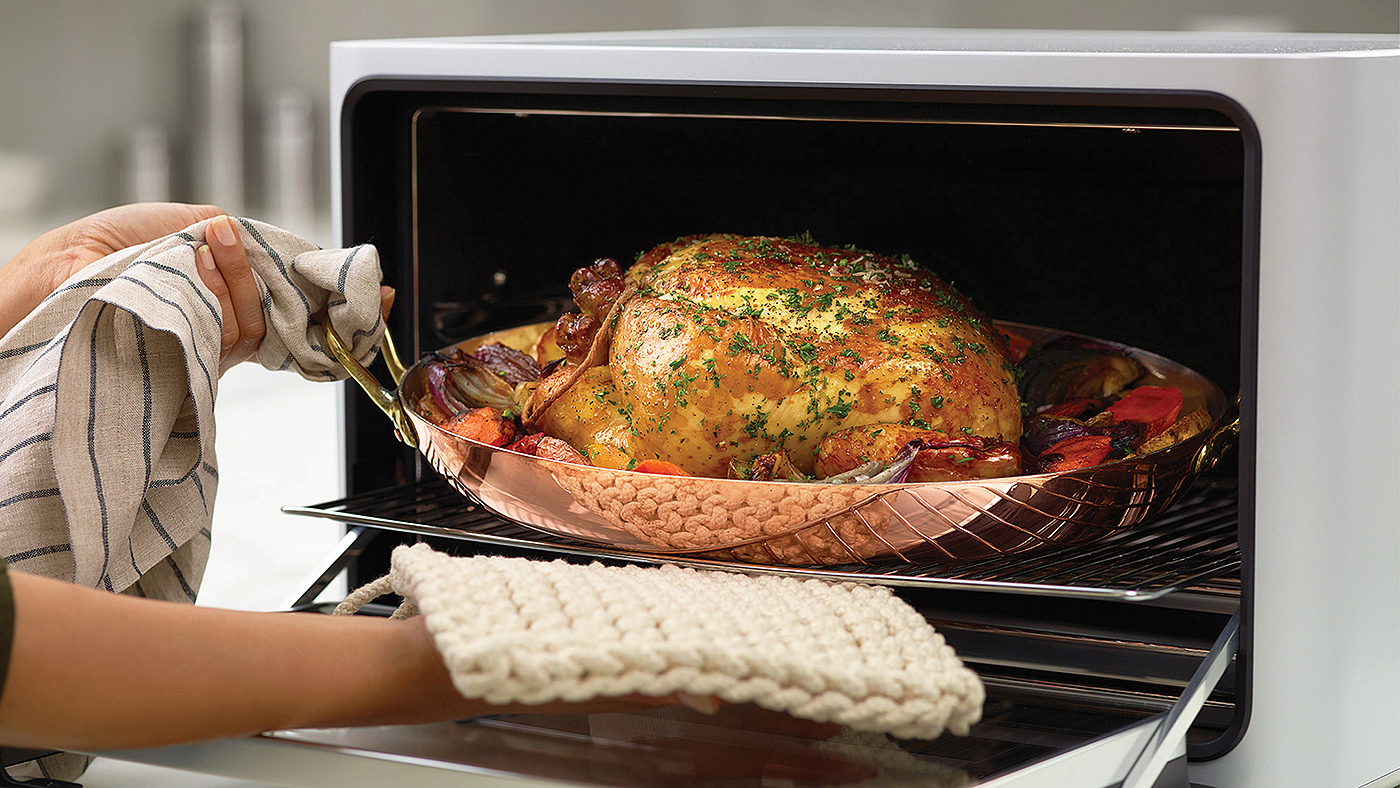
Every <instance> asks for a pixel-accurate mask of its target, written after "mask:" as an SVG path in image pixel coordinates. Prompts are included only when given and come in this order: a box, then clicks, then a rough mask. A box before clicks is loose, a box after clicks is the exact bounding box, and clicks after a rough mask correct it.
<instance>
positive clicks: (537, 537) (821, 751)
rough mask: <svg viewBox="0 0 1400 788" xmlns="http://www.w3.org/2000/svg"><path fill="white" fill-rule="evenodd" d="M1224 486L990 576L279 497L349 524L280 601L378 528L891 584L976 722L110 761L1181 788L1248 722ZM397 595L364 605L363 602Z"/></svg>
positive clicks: (437, 775)
mask: <svg viewBox="0 0 1400 788" xmlns="http://www.w3.org/2000/svg"><path fill="white" fill-rule="evenodd" d="M1234 495H1235V490H1234V487H1233V485H1232V484H1231V483H1229V482H1225V481H1218V480H1216V481H1203V482H1200V483H1198V484H1197V485H1196V487H1195V488H1193V490H1192V491H1191V492H1190V493H1189V494H1188V495H1187V496H1186V497H1185V498H1184V499H1183V500H1182V501H1180V502H1179V503H1178V504H1177V505H1176V506H1175V507H1173V509H1172V510H1171V511H1170V512H1169V513H1168V514H1167V515H1166V516H1164V517H1162V518H1161V519H1160V520H1158V521H1155V522H1154V523H1153V524H1151V525H1150V526H1148V527H1146V528H1141V529H1133V530H1132V532H1131V533H1129V534H1123V535H1119V536H1115V537H1111V538H1109V539H1108V540H1106V542H1105V544H1103V545H1101V546H1098V547H1097V548H1096V549H1095V550H1094V551H1093V552H1094V553H1096V554H1097V556H1098V558H1097V561H1098V562H1099V563H1098V565H1096V564H1095V561H1094V560H1091V558H1092V557H1089V556H1085V555H1084V552H1085V551H1084V549H1083V548H1082V547H1064V548H1059V549H1057V550H1051V551H1043V552H1039V553H1033V554H1029V555H1024V556H1012V557H1005V558H1002V559H998V560H997V561H996V562H994V563H995V564H996V566H995V569H994V570H992V569H988V568H987V567H985V566H983V567H982V568H980V569H978V568H975V567H972V566H958V565H954V566H916V565H893V566H883V567H876V566H869V567H864V568H860V567H832V568H815V567H813V568H802V567H755V566H749V565H740V564H728V563H723V562H717V561H711V560H703V559H691V558H677V557H674V556H672V557H665V558H662V557H647V556H639V555H634V554H629V553H625V552H622V551H618V550H612V549H607V548H603V547H598V546H589V545H580V544H577V543H571V542H569V541H568V540H565V539H563V538H560V537H554V536H552V535H549V534H545V533H542V532H537V531H533V530H531V529H529V528H525V527H523V526H519V525H516V524H513V523H509V522H506V521H503V520H500V519H498V518H496V517H495V516H493V515H491V514H490V513H489V512H486V511H485V510H483V509H482V508H480V507H479V506H478V505H476V504H474V503H472V502H470V501H467V500H465V499H464V498H463V497H462V496H461V495H459V494H458V493H457V492H456V491H455V490H453V489H452V488H451V487H449V486H448V485H447V484H446V483H444V482H441V481H437V480H430V481H427V482H424V483H421V484H415V485H399V486H394V487H391V488H385V489H383V490H377V491H371V492H369V493H362V494H358V495H353V496H350V497H348V498H345V499H341V500H338V501H331V502H328V503H324V504H318V505H315V506H308V507H287V508H286V509H285V510H284V511H287V512H289V513H293V514H299V515H306V516H310V517H318V518H329V519H333V520H335V521H337V522H341V523H343V524H345V525H346V526H347V533H346V535H345V537H344V538H343V539H342V541H341V544H340V545H339V547H338V549H337V550H336V551H334V552H333V553H332V554H330V555H329V556H328V557H327V560H326V562H325V565H324V566H323V567H320V568H318V569H317V571H315V572H314V573H313V575H312V579H311V582H310V583H309V584H308V586H307V587H306V588H305V589H304V590H302V591H300V592H298V593H297V594H295V595H294V596H293V597H292V598H291V599H289V600H288V602H287V607H288V608H289V609H293V610H301V611H321V612H324V611H325V609H326V607H327V606H326V605H320V604H317V603H315V602H313V601H312V600H314V599H316V598H317V597H318V596H320V595H321V592H322V591H323V590H324V589H325V587H326V586H327V585H328V584H329V583H330V582H331V581H332V580H333V579H334V578H336V577H338V576H340V575H341V574H342V573H343V572H344V571H345V570H346V569H347V568H348V567H349V566H351V565H352V564H353V562H354V561H356V560H357V559H358V558H360V557H361V556H363V555H364V554H365V552H366V551H367V549H369V548H371V546H372V545H373V543H374V542H375V541H376V540H385V541H389V542H394V543H397V542H400V541H402V540H404V539H405V538H411V539H425V540H427V541H429V543H431V544H432V545H433V546H434V547H435V548H436V549H439V550H442V551H445V552H450V553H453V554H475V553H481V552H490V553H493V554H511V555H525V556H532V557H536V558H552V557H560V556H565V557H567V558H569V559H572V560H584V561H605V562H606V561H611V562H618V561H628V562H632V563H642V564H648V563H659V562H662V561H665V562H667V563H681V564H686V565H692V566H695V567H697V568H706V569H710V570H714V571H749V572H752V571H767V572H774V573H781V574H785V575H792V576H798V577H815V578H824V579H859V580H862V581H864V582H869V583H878V584H883V585H887V586H890V587H891V588H892V589H894V590H895V592H896V593H898V594H899V595H900V596H901V597H902V598H904V599H905V600H906V601H908V602H909V603H910V604H912V605H914V606H915V607H916V608H917V609H918V610H919V611H920V612H922V613H923V614H924V615H925V617H926V618H928V620H929V621H930V622H931V623H932V624H933V625H934V626H935V627H936V628H937V629H938V631H939V632H940V633H942V634H943V636H944V637H945V638H946V639H947V641H948V643H949V644H950V645H952V646H953V647H954V649H955V650H956V651H957V653H958V654H959V656H960V657H961V658H962V659H963V660H964V662H966V663H967V664H968V665H969V666H970V667H972V668H973V669H974V670H976V671H977V672H978V674H979V675H980V676H981V677H982V680H983V683H984V685H985V686H986V688H987V701H986V703H985V705H984V711H983V717H982V720H981V721H980V722H979V723H978V724H977V725H975V726H974V727H973V729H972V730H971V732H970V733H969V735H967V736H962V737H958V736H950V735H945V736H942V737H939V738H938V739H936V740H933V741H909V740H894V739H891V738H889V737H886V736H882V735H871V734H860V733H855V732H853V731H849V730H843V729H841V728H839V727H838V726H832V725H821V724H814V723H809V722H805V721H801V720H797V719H795V718H792V717H788V716H786V715H780V714H774V713H771V712H766V711H764V710H762V709H759V708H757V707H752V706H743V705H740V706H728V707H724V708H722V709H721V710H720V711H719V712H718V713H717V714H714V715H710V716H707V715H702V714H699V713H696V712H693V711H689V710H686V709H681V708H678V707H676V708H668V709H660V710H653V711H647V712H640V713H618V714H594V715H542V714H541V715H529V714H518V715H502V716H498V717H488V718H478V719H472V720H465V721H461V722H455V723H444V724H436V725H419V726H393V727H378V728H346V729H333V730H296V731H277V732H271V733H266V734H263V735H261V736H256V737H252V738H249V739H240V740H234V741H225V742H216V743H210V744H203V745H191V746H186V747H174V748H164V749H158V750H141V751H132V752H120V753H104V755H107V756H111V757H117V758H123V759H130V760H136V761H141V762H144V763H152V764H158V765H164V766H172V767H175V768H181V769H191V770H195V771H202V772H208V773H212V774H221V775H227V776H233V777H239V778H244V779H256V780H265V781H268V782H272V783H275V784H279V785H298V786H323V785H324V786H331V785H335V786H343V785H357V784H365V785H407V784H413V785H438V784H443V785H448V784H451V785H493V784H498V783H499V784H510V785H520V784H526V785H565V784H568V785H579V784H584V785H600V786H617V787H619V788H621V787H623V786H653V785H677V786H700V785H843V784H852V783H856V784H881V785H883V784H890V785H926V786H944V785H947V786H960V785H967V784H974V783H975V784H978V785H1006V786H1013V785H1014V786H1061V785H1075V786H1114V785H1133V786H1144V788H1146V787H1147V786H1154V785H1157V786H1186V785H1187V784H1188V780H1187V776H1186V775H1187V754H1188V750H1191V751H1192V754H1193V755H1195V756H1197V757H1201V756H1208V755H1209V754H1210V752H1211V751H1212V750H1216V751H1218V750H1219V749H1220V748H1221V747H1222V746H1228V743H1229V742H1230V741H1232V740H1233V738H1234V735H1235V734H1236V733H1237V728H1238V726H1239V725H1240V724H1241V715H1240V712H1241V707H1240V705H1239V704H1240V698H1239V697H1238V693H1237V691H1236V689H1237V685H1238V684H1239V683H1240V678H1239V675H1238V671H1239V665H1238V664H1237V662H1236V660H1235V657H1236V653H1237V650H1238V643H1239V616H1238V570H1239V566H1240V563H1239V554H1238V549H1237V546H1236V545H1235V543H1234V535H1235V532H1236V529H1237V509H1236V507H1235V503H1234ZM1071 559H1072V560H1071ZM1110 575H1111V578H1110V577H1109V576H1110ZM1089 577H1093V578H1095V580H1094V582H1093V583H1088V582H1085V580H1086V578H1089ZM391 610H392V607H391V606H388V605H373V604H372V605H369V606H366V607H365V608H364V609H363V610H362V611H361V614H366V615H376V614H377V615H387V614H388V613H389V612H391ZM871 780H877V781H878V782H868V781H871Z"/></svg>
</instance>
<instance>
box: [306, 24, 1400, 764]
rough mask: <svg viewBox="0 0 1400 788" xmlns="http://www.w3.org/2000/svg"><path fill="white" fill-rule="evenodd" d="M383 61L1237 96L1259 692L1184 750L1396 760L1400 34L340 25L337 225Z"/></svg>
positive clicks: (422, 71) (1251, 757)
mask: <svg viewBox="0 0 1400 788" xmlns="http://www.w3.org/2000/svg"><path fill="white" fill-rule="evenodd" d="M396 78H403V79H413V80H432V79H461V78H470V79H483V80H510V81H537V82H550V81H567V82H573V83H577V82H593V81H596V82H643V83H662V84H664V83H667V82H675V83H687V84H697V83H715V84H742V85H786V86H804V85H811V86H823V87H830V86H851V87H860V86H870V85H878V86H911V87H948V88H983V89H990V90H1012V91H1015V90H1025V91H1045V90H1074V91H1101V90H1130V91H1167V92H1175V93H1184V92H1200V93H1209V94H1215V95H1218V96H1220V97H1224V99H1226V100H1228V101H1229V102H1233V103H1234V104H1235V105H1237V106H1238V107H1239V109H1240V110H1241V112H1242V114H1243V115H1244V116H1246V117H1247V118H1248V120H1249V122H1250V123H1252V126H1253V131H1254V133H1256V134H1257V138H1258V151H1259V156H1260V157H1261V158H1260V161H1259V168H1258V172H1259V182H1258V184H1257V188H1258V190H1259V193H1258V206H1259V216H1258V217H1257V228H1258V237H1257V238H1255V239H1252V241H1253V242H1254V243H1256V244H1257V253H1258V261H1259V262H1258V274H1257V283H1255V288H1256V291H1257V312H1256V314H1257V321H1255V322H1254V323H1253V324H1251V325H1245V326H1244V327H1243V329H1242V330H1243V331H1244V332H1245V333H1246V334H1253V335H1254V337H1255V338H1256V339H1257V356H1256V357H1255V358H1253V359H1247V360H1246V363H1249V364H1253V365H1254V368H1253V370H1251V371H1249V374H1252V375H1255V376H1257V377H1256V380H1257V397H1256V398H1255V399H1254V401H1245V402H1244V403H1242V415H1243V419H1244V426H1245V429H1244V435H1243V440H1244V442H1243V443H1242V445H1241V450H1242V456H1247V457H1248V458H1249V461H1250V462H1252V463H1253V479H1254V484H1255V490H1254V493H1255V497H1254V501H1255V510H1254V528H1253V533H1252V536H1250V537H1247V538H1248V541H1249V543H1248V544H1247V545H1245V547H1246V549H1247V550H1248V551H1250V553H1251V559H1250V561H1249V562H1248V563H1247V567H1246V572H1245V575H1244V578H1243V583H1244V589H1243V592H1242V593H1243V595H1244V597H1245V599H1246V600H1247V603H1246V605H1245V611H1246V612H1245V618H1244V626H1243V628H1242V635H1241V643H1240V649H1241V651H1242V652H1247V653H1248V654H1249V657H1250V666H1251V667H1250V671H1249V675H1248V677H1247V679H1246V680H1247V681H1248V682H1249V683H1250V687H1249V697H1250V698H1251V700H1250V711H1249V715H1248V721H1247V728H1246V729H1245V731H1244V734H1243V737H1242V738H1241V739H1240V741H1239V743H1238V744H1237V745H1236V746H1235V747H1234V748H1233V749H1231V750H1230V751H1229V752H1227V753H1226V754H1224V755H1223V756H1222V757H1220V758H1218V759H1215V760H1212V761H1208V762H1202V763H1195V764H1192V766H1191V772H1190V775H1191V780H1192V781H1193V782H1198V783H1202V784H1206V785H1216V786H1227V785H1228V786H1277V785H1299V786H1303V785H1307V786H1326V785H1335V786H1361V785H1367V784H1370V783H1372V782H1373V781H1379V782H1378V783H1377V784H1383V783H1384V782H1385V780H1387V779H1389V780H1395V779H1397V778H1400V39H1397V37H1395V36H1311V35H1299V36H1239V35H1199V34H1192V35H1178V34H1166V33H1161V34H1146V33H1093V34H1091V33H1054V32H1039V31H1037V32H1008V31H951V30H902V29H901V30H894V29H889V30H886V29H878V30H877V29H742V30H692V31H669V32H647V33H616V34H587V35H559V36H509V37H485V38H444V39H420V40H399V41H358V42H344V43H337V44H335V45H333V47H332V53H331V108H332V118H331V127H332V130H333V133H332V135H331V139H332V141H333V142H332V162H333V163H334V165H333V166H332V168H331V172H332V181H333V183H332V193H333V195H335V199H334V200H333V205H334V209H335V222H336V233H337V238H338V239H339V238H340V236H341V234H342V226H343V224H342V219H343V216H342V210H343V200H342V199H341V194H342V192H341V188H342V182H341V177H342V168H341V166H340V163H341V162H342V161H343V158H342V157H343V155H344V153H345V151H342V149H341V135H340V134H339V133H338V130H339V129H340V128H341V116H340V112H341V110H342V106H343V104H344V102H345V99H346V96H347V95H349V94H350V93H351V91H352V90H354V88H355V86H356V85H357V84H358V83H361V82H363V81H365V80H370V79H376V80H384V79H396ZM362 154H364V152H362V151H361V152H355V155H362ZM1249 240H1251V239H1247V243H1248V242H1249ZM1242 538H1245V537H1242ZM1387 775H1388V776H1389V777H1388V778H1387Z"/></svg>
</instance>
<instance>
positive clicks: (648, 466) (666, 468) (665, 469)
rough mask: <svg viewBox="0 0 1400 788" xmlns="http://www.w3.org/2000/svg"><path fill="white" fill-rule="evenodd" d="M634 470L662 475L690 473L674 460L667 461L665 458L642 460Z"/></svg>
mask: <svg viewBox="0 0 1400 788" xmlns="http://www.w3.org/2000/svg"><path fill="white" fill-rule="evenodd" d="M632 470H634V471H640V472H642V473H655V474H659V475H661V476H689V475H690V474H688V473H686V472H685V470H684V469H683V468H681V466H679V465H677V464H675V463H674V462H667V461H665V460H642V461H641V462H639V463H637V467H635V468H633V469H632Z"/></svg>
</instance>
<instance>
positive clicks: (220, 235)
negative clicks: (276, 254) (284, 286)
mask: <svg viewBox="0 0 1400 788" xmlns="http://www.w3.org/2000/svg"><path fill="white" fill-rule="evenodd" d="M204 240H205V242H206V243H205V244H204V245H202V246H200V247H199V248H197V249H195V253H194V256H195V262H196V263H197V264H198V267H199V278H200V279H202V280H203V281H204V286H205V287H208V288H209V291H210V292H211V293H213V294H214V297H215V298H218V299H219V314H220V315H221V316H222V320H223V335H222V336H221V337H220V343H219V374H221V375H222V374H223V373H225V372H227V371H228V370H229V368H230V367H232V366H233V365H234V364H237V363H239V362H242V361H246V360H248V359H249V358H251V357H252V356H253V354H254V353H256V352H257V350H258V345H260V344H261V343H262V339H263V335H264V334H266V333H267V324H266V323H265V322H264V321H263V309H262V294H261V293H260V292H259V291H258V283H257V280H256V279H254V278H253V267H252V266H251V265H250V264H249V263H248V252H247V250H246V249H244V248H243V241H242V239H241V238H240V237H239V233H238V223H237V222H235V221H233V219H231V218H229V217H227V216H216V217H214V218H213V219H212V220H211V221H210V222H209V224H208V225H207V226H206V229H205V231H204Z"/></svg>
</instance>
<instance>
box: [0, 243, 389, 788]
mask: <svg viewBox="0 0 1400 788" xmlns="http://www.w3.org/2000/svg"><path fill="white" fill-rule="evenodd" d="M239 223H240V227H239V230H240V234H241V236H242V238H243V244H244V247H245V249H246V250H247V252H248V258H249V262H250V263H251V264H252V267H253V272H254V274H255V276H256V278H257V280H258V289H259V291H260V293H261V295H262V304H263V314H264V318H265V320H266V321H267V335H266V336H265V337H264V339H263V342H262V345H261V346H260V348H259V351H258V361H259V362H260V363H261V364H262V365H263V366H264V367H267V368H269V369H290V370H295V371H297V372H299V373H301V374H302V375H303V376H305V377H306V378H309V379H311V380H334V379H337V378H340V377H343V376H344V373H343V371H342V370H341V367H340V366H339V364H337V363H336V362H335V360H334V359H333V358H331V357H330V356H329V355H328V354H327V353H326V352H325V350H324V349H323V347H322V337H323V335H324V334H323V330H322V328H321V327H320V321H322V320H325V321H329V323H330V324H331V326H332V327H334V328H335V330H336V332H337V333H338V334H339V335H340V336H341V337H342V338H343V339H344V340H345V341H346V343H347V344H351V345H352V348H353V351H354V353H355V355H356V357H358V358H360V359H362V360H364V361H368V360H370V359H371V358H372V357H373V355H374V352H375V348H376V347H377V345H378V342H379V338H380V336H381V335H382V333H383V325H382V322H381V319H380V310H379V282H380V270H379V259H378V255H377V253H376V252H375V250H374V248H373V247H370V246H360V247H355V248H353V249H348V250H321V249H319V248H317V247H316V245H315V244H313V243H311V242H310V241H306V240H304V239H302V238H299V237H297V236H295V235H293V234H291V233H288V232H286V231H284V230H280V229H278V228H275V227H271V226H269V225H266V224H262V223H259V222H254V221H250V220H246V219H243V220H239ZM206 225H207V222H200V223H198V224H195V225H193V226H191V227H189V228H187V229H186V230H184V231H182V232H179V233H175V234H173V235H170V236H166V237H165V238H162V239H159V240H157V241H155V242H153V243H149V244H145V245H143V246H139V247H133V248H131V249H126V250H123V251H120V252H117V253H115V254H112V255H109V256H107V257H105V258H103V259H101V260H99V261H97V262H95V263H93V264H92V265H90V266H88V267H87V268H85V269H83V270H82V271H80V272H79V273H77V274H76V275H74V276H73V277H71V278H70V279H69V280H68V281H67V282H65V283H64V284H63V285H62V286H61V287H59V289H58V290H57V291H55V292H54V293H53V294H52V295H51V296H49V297H48V298H47V299H46V300H45V301H44V302H43V303H42V304H40V305H39V307H38V308H36V309H35V310H34V311H33V312H31V313H30V314H29V315H28V316H27V317H26V318H25V319H24V320H23V321H22V322H20V324H19V325H17V326H15V328H14V329H12V330H11V331H10V332H9V333H8V334H6V335H5V336H4V338H3V339H0V556H3V557H4V558H5V560H7V561H8V562H9V563H10V564H11V566H12V567H13V568H14V569H17V570H22V571H25V572H29V573H32V574H40V575H47V576H50V577H55V578H58V579H61V580H68V581H72V582H75V583H78V584H80V585H85V586H92V587H95V588H101V589H105V590H107V591H118V592H126V593H131V594H136V595H140V596H150V597H157V598H161V599H170V600H178V601H184V602H193V601H194V598H195V594H196V592H197V591H198V590H199V585H200V580H201V578H202V577H203V574H204V566H205V562H206V561H207V559H208V556H209V543H210V537H211V534H210V523H211V521H212V512H213V506H214V494H215V491H216V489H217V487H218V479H219V476H218V464H217V461H216V458H215V453H214V437H215V435H214V400H215V397H216V396H217V394H218V375H219V353H220V345H221V334H222V323H221V318H222V316H221V315H220V306H219V302H218V300H217V298H215V296H214V295H213V294H212V293H211V292H210V291H209V290H208V288H206V287H205V286H204V283H203V281H202V280H201V279H200V277H199V272H198V269H197V268H196V262H195V250H196V249H197V248H198V247H199V246H201V245H202V244H203V243H204V231H205V227H206ZM86 762H87V761H86V759H84V758H82V757H80V756H73V755H61V756H54V757H52V758H47V759H44V760H42V761H40V762H38V763H36V764H30V765H27V766H25V767H19V768H16V769H11V770H10V771H11V773H12V774H16V775H18V776H45V777H59V778H64V779H72V778H73V777H74V776H76V775H77V774H80V773H81V772H82V769H83V768H84V767H85V765H86Z"/></svg>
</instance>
